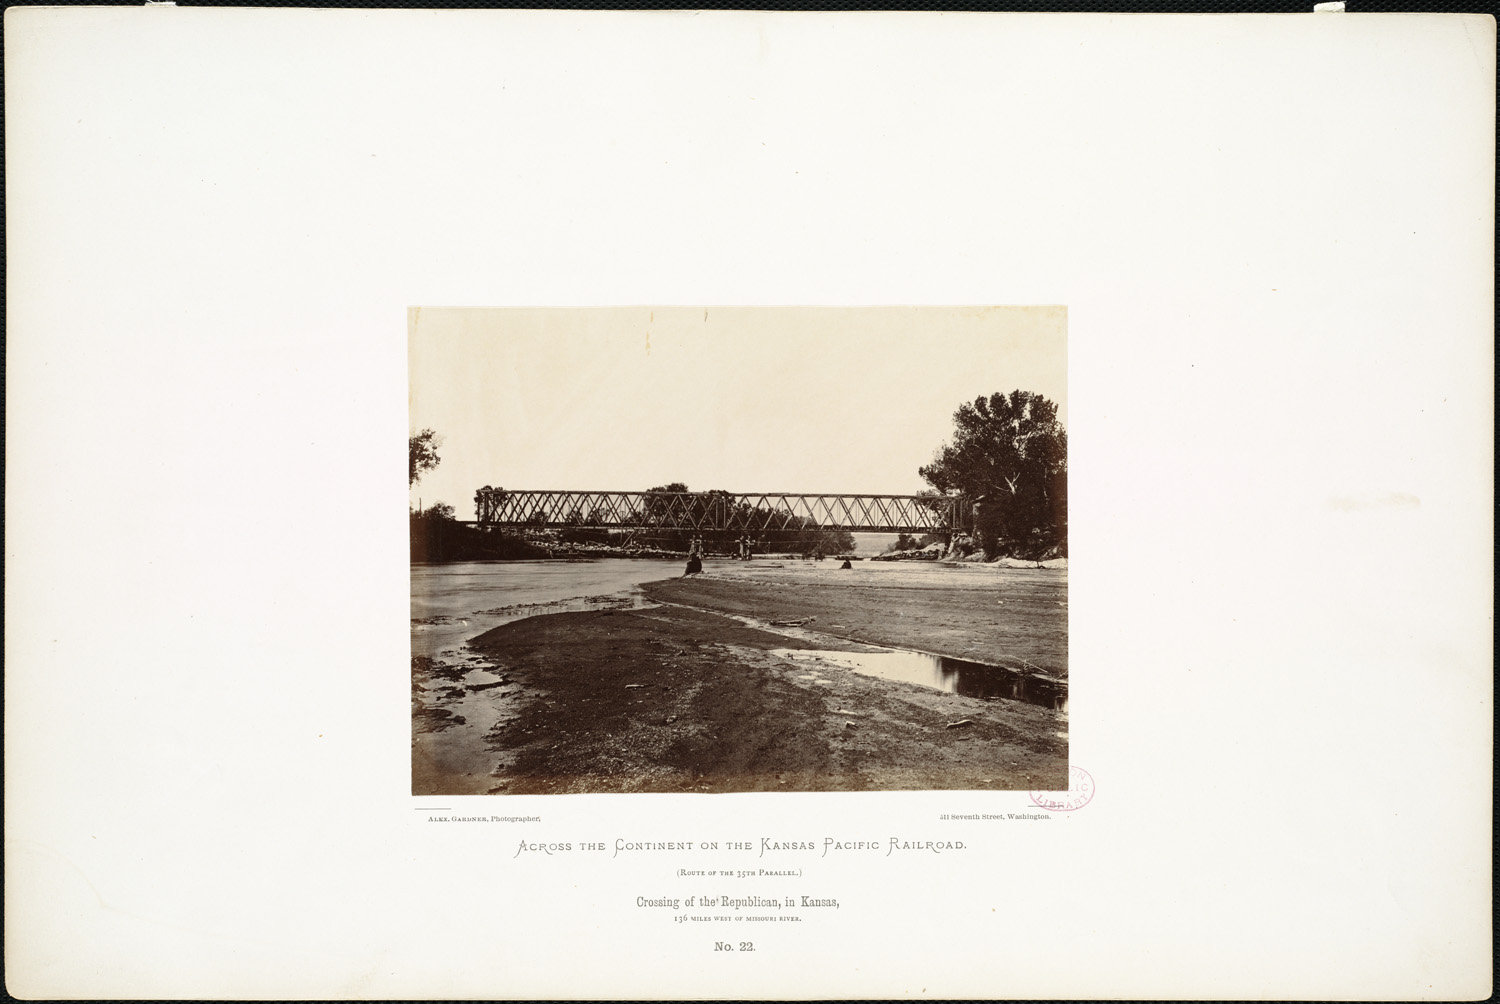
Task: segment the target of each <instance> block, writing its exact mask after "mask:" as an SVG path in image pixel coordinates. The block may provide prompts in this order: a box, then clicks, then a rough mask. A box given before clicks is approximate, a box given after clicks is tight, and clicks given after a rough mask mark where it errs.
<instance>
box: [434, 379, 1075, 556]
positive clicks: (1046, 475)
mask: <svg viewBox="0 0 1500 1004" xmlns="http://www.w3.org/2000/svg"><path fill="white" fill-rule="evenodd" d="M953 423H954V433H953V437H952V440H951V442H948V443H945V444H943V445H941V446H940V447H938V449H937V451H936V452H935V453H934V455H933V458H932V462H931V463H928V464H924V465H923V466H921V467H919V468H918V469H917V473H918V474H919V475H920V476H921V477H922V478H923V479H924V480H925V481H926V482H927V483H928V484H929V485H931V486H932V488H931V492H930V493H931V495H932V496H933V498H934V500H935V502H936V500H938V499H945V498H948V497H951V496H954V495H961V496H963V497H965V498H966V499H968V500H969V501H970V502H971V503H973V522H974V525H973V531H974V532H973V537H972V539H971V540H970V541H969V542H968V544H967V545H966V546H967V547H968V548H969V549H970V550H973V549H977V550H980V551H982V552H983V554H984V556H985V557H986V558H991V559H993V558H1000V557H1014V558H1021V559H1025V560H1044V559H1047V558H1054V557H1066V556H1067V553H1068V433H1067V430H1066V429H1064V428H1063V426H1062V423H1061V422H1059V421H1058V419H1057V405H1056V404H1055V403H1053V402H1052V401H1049V400H1048V399H1047V398H1045V397H1043V396H1042V395H1040V394H1035V393H1032V392H1030V391H1023V390H1014V391H1011V392H1010V393H1009V394H1000V393H995V394H991V395H989V396H988V397H977V398H975V399H974V401H973V402H972V403H969V402H965V403H964V404H961V405H960V406H959V408H958V410H957V411H955V412H954V414H953ZM439 446H441V438H440V437H439V436H438V435H437V434H436V433H435V432H434V431H433V430H432V429H423V430H422V431H421V432H419V433H417V434H416V435H414V436H411V437H409V438H408V448H409V456H410V462H409V466H408V476H407V485H408V487H410V486H411V485H414V484H416V483H417V481H418V480H420V479H421V477H422V475H423V474H424V473H426V472H427V471H430V470H432V469H434V468H435V467H437V465H438V464H439V463H440V462H441V458H440V457H439V456H438V452H437V451H438V447H439ZM502 491H503V489H497V488H489V487H488V486H487V487H485V488H482V489H480V491H479V492H478V493H477V494H476V505H480V504H482V502H483V499H484V498H485V497H486V496H485V493H486V492H490V493H494V492H502ZM686 492H688V487H687V485H686V484H684V483H682V482H680V481H674V482H671V483H670V484H664V485H657V486H656V487H654V488H651V489H648V490H647V492H646V497H645V500H644V501H643V503H642V505H643V511H642V513H641V515H642V517H643V519H642V522H647V523H650V522H652V521H654V520H663V521H665V520H666V518H667V517H668V516H669V515H683V514H681V513H672V512H671V511H670V507H672V506H674V505H682V504H683V503H682V502H681V501H680V500H679V499H677V498H676V496H677V495H678V494H679V493H686ZM686 505H687V506H688V509H687V512H686V515H687V516H689V517H690V518H691V521H693V522H701V521H705V520H706V519H707V517H708V516H709V514H710V513H711V512H712V511H713V509H712V507H715V506H718V507H721V508H722V510H723V511H722V512H721V513H719V514H717V515H719V516H728V517H730V518H731V519H732V520H733V521H735V522H740V523H745V522H751V521H753V520H756V519H759V518H761V513H760V511H759V510H758V509H756V508H752V507H751V506H750V505H749V504H748V503H745V502H740V501H736V500H735V497H734V496H733V495H732V494H731V493H729V492H726V491H722V490H717V489H716V490H713V491H708V492H702V493H698V494H696V495H693V496H692V497H691V498H689V499H688V500H687V502H686ZM595 515H596V514H591V513H584V512H582V511H579V510H575V511H574V512H571V513H567V514H564V515H563V516H562V517H561V521H562V522H564V523H568V524H571V525H570V526H564V527H563V528H562V529H561V530H559V531H558V538H559V539H560V540H561V541H562V542H564V543H573V544H604V545H623V544H626V543H627V542H634V543H637V544H641V545H644V546H648V547H651V548H653V549H658V550H665V551H676V552H683V551H686V550H688V548H689V546H690V544H691V542H692V540H693V538H695V537H697V538H701V539H702V541H703V544H704V548H705V550H707V551H708V552H710V553H714V552H718V553H725V554H733V553H737V551H738V546H739V542H740V540H741V538H742V537H743V536H745V532H744V531H740V530H703V531H693V530H677V529H665V528H663V529H651V528H643V529H638V530H610V529H605V528H601V527H590V526H588V525H587V524H588V523H590V522H594V521H595ZM534 518H535V519H536V521H537V522H539V523H545V522H548V521H549V520H550V517H549V514H544V513H539V514H537V515H536V517H534ZM410 520H411V542H412V543H411V552H412V560H413V561H463V560H476V559H484V558H532V557H542V556H545V554H546V551H545V550H544V549H542V548H541V547H538V546H537V545H535V544H533V543H529V542H528V541H526V540H525V539H524V538H522V537H520V536H518V535H516V534H512V533H500V532H497V531H493V530H479V529H477V528H475V527H470V526H465V525H464V524H462V523H459V522H457V521H456V519H455V518H454V511H453V507H452V506H450V505H448V504H447V503H444V502H437V503H434V504H433V505H432V506H431V507H429V508H427V509H425V510H424V511H421V512H416V511H413V512H411V513H410ZM774 521H775V523H776V524H777V525H778V526H779V527H780V528H781V529H778V530H776V531H774V532H757V531H751V532H750V534H749V535H750V536H751V537H753V538H754V541H753V543H754V547H755V550H757V551H780V552H790V553H794V554H824V555H830V556H832V555H836V554H847V553H849V552H852V551H853V550H854V537H853V536H852V535H851V534H850V533H849V532H847V531H844V530H825V529H822V528H820V527H818V526H817V524H816V523H815V522H814V521H813V520H810V519H807V518H806V517H802V516H794V515H790V514H785V513H780V512H777V513H775V515H774ZM931 539H933V538H932V537H930V536H929V537H926V538H922V540H923V541H930V540H931ZM903 543H904V544H908V545H916V546H920V544H918V542H917V540H914V539H913V538H911V537H909V536H907V535H902V538H901V539H898V545H899V544H903Z"/></svg>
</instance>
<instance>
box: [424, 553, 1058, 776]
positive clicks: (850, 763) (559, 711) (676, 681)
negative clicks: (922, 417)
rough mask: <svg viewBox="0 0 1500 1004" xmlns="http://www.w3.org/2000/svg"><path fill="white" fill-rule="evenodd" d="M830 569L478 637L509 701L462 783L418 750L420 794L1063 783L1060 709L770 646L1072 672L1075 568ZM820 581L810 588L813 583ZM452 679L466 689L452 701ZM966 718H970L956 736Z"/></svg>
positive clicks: (745, 580) (719, 582) (717, 582)
mask: <svg viewBox="0 0 1500 1004" xmlns="http://www.w3.org/2000/svg"><path fill="white" fill-rule="evenodd" d="M826 572H827V573H828V574H825V570H824V569H821V568H820V569H818V570H817V571H816V572H815V573H812V572H809V571H807V569H806V568H802V569H798V568H790V567H789V568H783V569H776V568H772V567H765V566H762V567H759V568H755V567H753V566H752V568H751V569H750V570H740V569H738V568H735V567H733V566H731V567H730V568H728V569H723V570H721V571H720V572H718V573H716V574H714V575H711V576H705V577H702V578H699V577H694V578H691V579H685V580H670V581H668V582H665V583H653V584H650V585H648V586H647V587H646V591H647V595H648V596H649V597H651V598H652V599H656V600H659V601H664V603H665V604H666V605H662V606H658V607H651V608H646V609H620V610H603V611H587V612H578V613H564V614H554V615H550V616H544V617H533V618H528V619H526V620H520V621H515V622H513V623H510V624H505V625H502V626H500V627H498V628H495V629H494V630H491V631H488V632H486V633H484V634H483V635H480V636H479V637H477V638H475V639H473V640H472V641H471V642H470V647H471V648H472V649H473V650H474V651H475V652H476V653H477V654H478V656H479V658H481V659H482V660H483V661H484V662H485V663H487V664H488V665H489V667H490V671H491V672H492V673H494V674H496V675H497V676H498V678H499V679H500V680H501V681H502V682H501V683H498V684H487V685H484V686H486V687H487V688H488V689H487V691H486V694H485V695H484V696H486V697H487V698H488V699H489V700H491V701H493V702H495V705H494V707H495V709H496V711H497V712H498V714H497V715H496V718H495V723H494V726H493V727H492V728H490V729H489V730H488V732H487V733H486V734H485V736H484V750H485V756H484V762H483V763H476V764H474V765H472V766H474V767H476V768H479V769H478V770H477V771H475V772H472V773H466V778H467V780H465V781H464V782H463V783H462V785H458V784H457V782H456V779H454V778H448V777H445V776H444V774H443V771H442V770H440V769H438V768H437V766H436V764H435V763H434V762H433V761H431V760H430V759H428V758H425V757H424V756H423V755H422V752H421V745H420V744H417V747H416V753H415V755H414V763H413V772H414V778H413V780H414V790H415V791H417V792H418V793H440V792H442V793H447V792H457V791H461V790H476V791H489V792H491V793H495V794H501V793H505V794H519V793H564V792H649V791H677V792H681V791H699V792H701V791H714V792H725V791H834V790H895V789H906V790H910V789H986V788H988V789H1059V788H1065V787H1066V786H1067V777H1066V775H1067V728H1068V725H1067V717H1066V715H1065V714H1063V713H1060V712H1058V711H1054V710H1052V709H1051V708H1049V707H1044V706H1039V705H1035V704H1027V703H1022V702H1020V701H1014V700H1004V699H1000V700H986V699H980V698H975V697H965V696H961V695H958V694H953V693H945V692H943V691H940V690H935V689H931V688H928V687H922V686H917V685H914V684H910V683H898V682H892V681H888V680H882V679H879V678H876V677H872V676H867V675H863V674H860V673H856V672H853V671H852V670H850V669H847V668H844V667H842V666H840V665H837V664H836V663H833V662H829V661H826V660H820V659H812V660H809V659H806V658H801V659H792V658H788V657H786V656H783V655H778V654H777V653H776V651H775V650H778V649H792V648H795V649H822V650H828V649H838V650H843V651H858V650H862V649H863V650H868V649H869V646H868V645H866V644H863V643H865V642H875V643H881V644H887V645H902V646H906V647H911V648H916V649H921V650H925V651H929V652H939V653H942V654H945V655H954V656H960V657H964V658H969V659H978V660H982V661H987V662H993V663H999V664H1002V665H1011V666H1021V665H1023V664H1024V665H1027V666H1031V667H1037V668H1039V669H1041V670H1044V671H1045V672H1046V673H1047V675H1049V676H1053V677H1065V675H1066V670H1067V654H1066V622H1067V613H1066V606H1065V602H1066V573H1065V572H1061V573H1059V572H1046V571H1043V572H1021V571H1018V572H1015V573H1014V574H1012V575H1009V576H999V575H987V574H985V573H982V572H981V573H977V574H973V575H971V574H968V573H965V572H964V571H962V570H954V571H952V572H951V574H950V575H945V576H941V577H938V578H936V579H934V578H933V577H932V576H931V575H928V576H927V577H926V578H927V579H928V580H929V581H923V582H916V581H906V580H905V579H903V577H900V576H896V577H891V576H879V577H875V576H869V577H865V578H864V580H860V578H861V577H857V576H856V577H850V578H847V579H844V580H838V579H835V578H834V577H833V573H834V572H835V570H834V569H832V568H829V569H826ZM841 574H843V575H845V576H848V574H849V573H848V571H844V572H843V573H841ZM810 575H815V576H816V581H806V580H807V579H808V578H809V576H810ZM1027 576H1030V578H1027ZM918 578H920V577H918ZM1059 597H1060V598H1059ZM676 604H689V606H679V605H676ZM1049 604H1050V606H1049ZM695 607H702V608H714V609H715V610H720V611H725V612H727V613H732V614H744V615H748V616H756V617H764V618H766V619H769V620H786V619H799V620H800V619H802V618H806V617H814V618H816V620H814V621H812V622H810V623H807V624H805V625H804V626H803V629H802V630H801V631H799V632H797V633H799V634H801V635H802V637H800V638H791V637H788V636H787V635H786V634H782V633H778V632H773V631H770V630H760V629H757V628H753V627H749V626H746V625H745V624H743V623H741V622H740V621H737V620H735V619H733V618H731V617H727V616H723V615H722V614H720V613H716V612H709V611H708V610H702V609H692V608H695ZM1007 607H1009V608H1010V610H1009V611H1007ZM1002 611H1005V613H1002ZM1011 613H1014V614H1015V616H1010V614H1011ZM808 629H817V631H818V633H816V634H809V633H807V631H808ZM824 632H826V634H825V633H824ZM418 682H419V681H418V680H416V679H415V678H414V684H417V683H418ZM461 687H462V685H461V684H455V685H454V691H453V692H454V693H456V692H457V690H458V689H459V688H461ZM473 696H476V695H470V698H471V699H472V698H473ZM438 703H440V701H439V702H438ZM428 706H429V707H434V705H433V704H432V702H430V701H429V702H428ZM956 722H967V723H968V724H964V725H961V726H957V727H952V728H950V727H949V725H950V723H956ZM441 726H442V723H441V714H440V711H439V713H438V717H437V718H435V719H434V718H424V717H423V716H422V715H419V716H418V718H417V721H416V728H417V730H418V731H419V732H421V731H422V730H424V729H428V728H441ZM476 784H477V785H478V787H476Z"/></svg>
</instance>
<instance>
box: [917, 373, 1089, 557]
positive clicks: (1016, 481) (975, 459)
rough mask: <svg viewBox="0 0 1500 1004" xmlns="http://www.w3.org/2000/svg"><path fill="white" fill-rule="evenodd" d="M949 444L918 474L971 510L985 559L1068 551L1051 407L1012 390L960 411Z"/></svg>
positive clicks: (1064, 480)
mask: <svg viewBox="0 0 1500 1004" xmlns="http://www.w3.org/2000/svg"><path fill="white" fill-rule="evenodd" d="M953 422H954V426H955V428H954V435H953V442H952V443H951V444H948V445H945V446H943V447H941V448H940V449H939V450H938V451H937V454H936V455H935V456H934V457H933V460H932V463H930V464H928V465H926V466H925V467H922V468H919V470H918V473H919V474H920V475H921V476H922V477H923V478H925V479H926V481H927V483H928V484H930V485H932V487H933V488H935V489H937V490H938V491H939V492H943V493H945V494H962V495H964V496H966V497H967V498H969V499H970V500H971V501H973V502H975V503H976V507H975V532H976V534H977V536H978V538H979V546H980V547H981V548H982V549H983V550H984V552H985V554H986V556H988V557H991V558H995V557H1005V556H1008V557H1016V558H1024V559H1040V558H1047V557H1053V556H1059V555H1066V554H1067V551H1068V433H1067V430H1066V429H1064V428H1063V427H1062V424H1061V423H1060V422H1058V420H1057V405H1056V404H1054V403H1052V402H1051V401H1049V400H1047V399H1046V398H1045V397H1043V396H1042V395H1040V394H1033V393H1031V392H1029V391H1022V390H1016V391H1012V392H1011V393H1010V394H1009V395H1008V396H1007V395H1005V394H991V395H990V396H989V397H988V398H985V397H979V398H975V399H974V403H973V404H963V405H961V406H960V407H959V409H958V411H956V412H954V414H953Z"/></svg>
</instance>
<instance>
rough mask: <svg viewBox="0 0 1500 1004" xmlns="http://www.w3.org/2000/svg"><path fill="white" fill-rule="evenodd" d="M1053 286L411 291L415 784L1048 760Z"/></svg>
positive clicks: (953, 773) (1059, 326)
mask: <svg viewBox="0 0 1500 1004" xmlns="http://www.w3.org/2000/svg"><path fill="white" fill-rule="evenodd" d="M1066 358H1067V344H1066V311H1065V310H1064V309H1063V308H1061V307H990V308H972V307H963V308H948V307H880V308H813V307H801V308H798V307H733V308H723V307H708V308H704V307H667V308H645V307H629V308H555V309H544V308H527V309H519V308H504V309H500V308H497V309H478V308H474V309H413V310H412V311H411V312H410V374H411V377H410V380H411V386H410V395H411V414H410V422H411V430H410V436H409V442H408V448H409V460H410V463H409V468H408V487H409V488H410V491H411V500H410V512H409V520H408V522H409V528H410V544H411V609H412V613H411V618H412V620H411V638H412V657H411V671H412V678H411V700H412V791H413V794H417V795H440V794H441V795H460V794H491V795H508V794H564V793H580V792H633V793H644V792H679V793H680V792H744V791H845V790H912V789H979V790H1007V789H1026V790H1043V791H1047V790H1063V789H1066V788H1067V787H1068V569H1067V564H1068V517H1067V511H1068V510H1067V486H1068V454H1067V448H1068V436H1067V413H1066V408H1067V386H1066Z"/></svg>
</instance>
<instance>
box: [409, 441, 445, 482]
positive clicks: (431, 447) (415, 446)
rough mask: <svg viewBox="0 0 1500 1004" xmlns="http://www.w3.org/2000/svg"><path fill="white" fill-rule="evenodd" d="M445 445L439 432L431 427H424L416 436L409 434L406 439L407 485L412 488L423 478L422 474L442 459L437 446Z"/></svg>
mask: <svg viewBox="0 0 1500 1004" xmlns="http://www.w3.org/2000/svg"><path fill="white" fill-rule="evenodd" d="M441 445H443V441H442V440H441V439H439V438H438V434H437V433H436V432H433V431H432V430H431V429H423V430H422V431H421V432H419V433H417V434H416V435H415V436H409V437H407V440H406V452H407V468H406V487H408V488H410V487H411V486H412V485H414V484H416V483H417V482H418V481H420V480H421V478H422V475H423V474H426V473H427V472H428V471H430V470H432V469H433V468H434V467H436V466H437V465H438V464H439V463H440V462H441V460H442V458H441V457H439V456H438V452H437V448H438V447H439V446H441Z"/></svg>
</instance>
